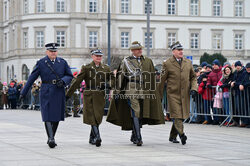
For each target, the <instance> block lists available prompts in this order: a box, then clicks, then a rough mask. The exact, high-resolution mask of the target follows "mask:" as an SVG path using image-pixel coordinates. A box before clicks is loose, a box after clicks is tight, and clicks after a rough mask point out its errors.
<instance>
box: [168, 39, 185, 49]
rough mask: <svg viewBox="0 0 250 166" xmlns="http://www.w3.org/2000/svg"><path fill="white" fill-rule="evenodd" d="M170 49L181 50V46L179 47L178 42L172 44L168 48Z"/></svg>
mask: <svg viewBox="0 0 250 166" xmlns="http://www.w3.org/2000/svg"><path fill="white" fill-rule="evenodd" d="M170 48H171V49H172V51H173V50H175V49H177V50H183V46H182V45H181V43H180V42H179V41H177V42H176V43H174V44H172V45H171V46H170Z"/></svg>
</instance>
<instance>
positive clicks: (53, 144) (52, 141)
mask: <svg viewBox="0 0 250 166" xmlns="http://www.w3.org/2000/svg"><path fill="white" fill-rule="evenodd" d="M48 145H49V147H50V148H54V147H55V146H57V144H56V143H55V140H53V139H50V140H49V141H48Z"/></svg>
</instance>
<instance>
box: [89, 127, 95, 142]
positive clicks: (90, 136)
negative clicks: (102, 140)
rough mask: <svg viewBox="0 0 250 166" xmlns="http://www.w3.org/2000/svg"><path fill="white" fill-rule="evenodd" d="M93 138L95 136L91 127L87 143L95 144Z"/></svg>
mask: <svg viewBox="0 0 250 166" xmlns="http://www.w3.org/2000/svg"><path fill="white" fill-rule="evenodd" d="M94 138H95V135H94V133H93V131H92V129H91V130H90V135H89V143H90V144H92V145H95V142H94Z"/></svg>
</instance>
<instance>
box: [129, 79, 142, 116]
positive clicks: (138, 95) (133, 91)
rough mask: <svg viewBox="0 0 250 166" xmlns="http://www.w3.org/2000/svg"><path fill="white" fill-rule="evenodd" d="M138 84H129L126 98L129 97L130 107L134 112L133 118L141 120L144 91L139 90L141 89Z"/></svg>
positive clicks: (132, 113)
mask: <svg viewBox="0 0 250 166" xmlns="http://www.w3.org/2000/svg"><path fill="white" fill-rule="evenodd" d="M139 86H140V85H139V84H138V83H134V82H129V83H128V85H127V90H126V93H125V96H126V97H128V105H129V106H130V108H131V109H132V110H133V111H132V112H131V117H137V118H140V110H141V109H140V101H141V100H142V99H143V95H142V94H143V91H140V90H138V89H139V88H140V87H139Z"/></svg>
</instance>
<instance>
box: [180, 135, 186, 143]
mask: <svg viewBox="0 0 250 166" xmlns="http://www.w3.org/2000/svg"><path fill="white" fill-rule="evenodd" d="M180 138H181V143H182V145H185V144H186V141H187V136H186V135H185V134H182V135H181V136H180Z"/></svg>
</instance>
